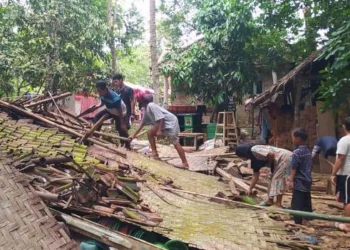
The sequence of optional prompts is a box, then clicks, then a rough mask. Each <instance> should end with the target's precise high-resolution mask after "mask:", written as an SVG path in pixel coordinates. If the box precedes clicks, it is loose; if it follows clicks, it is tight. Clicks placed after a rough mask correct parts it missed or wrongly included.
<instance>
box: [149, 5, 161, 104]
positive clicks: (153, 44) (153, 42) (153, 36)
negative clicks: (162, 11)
mask: <svg viewBox="0 0 350 250" xmlns="http://www.w3.org/2000/svg"><path fill="white" fill-rule="evenodd" d="M149 5H150V21H149V23H150V50H151V67H152V82H153V90H154V100H155V102H156V103H159V70H158V56H157V33H156V1H155V0H149Z"/></svg>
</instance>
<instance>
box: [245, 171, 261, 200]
mask: <svg viewBox="0 0 350 250" xmlns="http://www.w3.org/2000/svg"><path fill="white" fill-rule="evenodd" d="M259 177H260V171H258V172H254V173H253V179H252V182H251V183H250V187H249V190H248V195H251V194H252V193H253V189H254V188H255V185H256V184H257V183H258V181H259Z"/></svg>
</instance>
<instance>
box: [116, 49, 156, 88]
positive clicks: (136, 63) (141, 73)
mask: <svg viewBox="0 0 350 250" xmlns="http://www.w3.org/2000/svg"><path fill="white" fill-rule="evenodd" d="M130 50H131V52H130V54H126V55H125V54H121V55H119V57H118V58H119V70H120V72H122V73H123V74H124V75H125V79H126V81H127V82H131V83H134V84H138V85H142V86H147V87H149V85H150V83H151V78H150V74H149V65H150V64H149V63H150V62H149V58H150V51H149V47H147V46H138V47H135V48H131V49H130Z"/></svg>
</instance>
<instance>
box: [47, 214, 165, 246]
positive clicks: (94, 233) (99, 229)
mask: <svg viewBox="0 0 350 250" xmlns="http://www.w3.org/2000/svg"><path fill="white" fill-rule="evenodd" d="M50 210H51V211H52V212H53V213H54V214H57V215H59V216H60V217H61V218H62V219H63V220H64V221H65V223H66V224H67V225H68V227H69V228H70V229H71V230H73V231H75V232H77V233H80V234H82V235H85V236H87V237H90V238H93V239H95V240H97V241H101V242H103V243H105V244H107V245H108V246H112V247H115V248H117V249H120V250H127V249H131V250H159V248H158V247H156V246H154V245H151V244H150V243H148V242H145V241H142V240H139V239H136V238H132V237H130V236H127V235H124V234H120V233H119V232H117V231H114V230H109V229H108V228H106V227H103V226H102V225H100V224H97V223H94V222H92V221H88V220H84V219H79V218H76V217H72V216H69V215H67V214H64V213H61V212H58V211H56V210H53V209H50Z"/></svg>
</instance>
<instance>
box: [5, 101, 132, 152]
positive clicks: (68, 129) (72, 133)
mask: <svg viewBox="0 0 350 250" xmlns="http://www.w3.org/2000/svg"><path fill="white" fill-rule="evenodd" d="M0 106H3V107H5V108H8V109H12V110H14V111H17V112H20V113H22V114H25V115H27V116H29V117H32V118H34V119H36V120H39V121H41V122H44V123H45V124H49V125H51V126H53V127H56V128H58V129H60V130H62V131H64V132H66V133H68V134H71V135H74V136H77V137H83V135H82V134H80V133H79V132H77V131H75V130H73V129H70V128H67V127H65V126H62V125H60V124H56V123H54V122H52V121H50V120H48V119H46V118H44V117H41V116H39V115H36V114H34V113H32V112H29V111H27V110H24V109H21V108H19V107H17V106H14V105H11V104H9V103H7V102H4V101H2V100H0ZM87 140H88V141H89V142H92V143H95V144H96V145H99V146H101V147H104V148H107V149H109V150H111V151H113V152H114V153H116V154H118V155H119V156H121V157H124V158H126V154H125V153H122V152H120V151H119V150H118V149H116V148H115V147H114V146H112V145H110V144H104V143H102V142H100V141H98V140H95V139H93V138H88V139H87Z"/></svg>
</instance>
